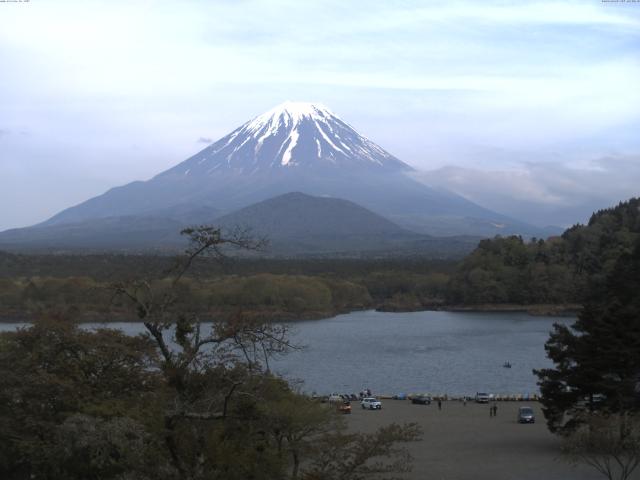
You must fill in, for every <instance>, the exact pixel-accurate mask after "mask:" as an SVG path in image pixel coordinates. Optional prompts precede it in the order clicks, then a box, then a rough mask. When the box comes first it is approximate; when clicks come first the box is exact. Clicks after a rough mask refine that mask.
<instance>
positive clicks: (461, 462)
mask: <svg viewBox="0 0 640 480" xmlns="http://www.w3.org/2000/svg"><path fill="white" fill-rule="evenodd" d="M524 405H528V406H531V407H533V409H534V410H535V412H536V423H535V424H525V425H523V424H519V423H517V422H516V417H517V412H518V407H520V406H524ZM352 406H353V413H352V414H351V415H346V417H347V422H348V424H349V428H351V429H353V430H356V431H363V432H370V431H373V430H375V429H376V428H377V427H380V426H382V425H387V424H389V423H392V422H397V423H403V422H416V423H418V424H419V425H420V426H421V427H422V429H423V431H424V435H423V439H422V440H421V441H419V442H416V443H414V444H411V445H410V447H409V449H410V452H411V454H412V455H413V457H414V467H413V471H412V472H411V473H409V474H407V475H406V476H405V477H404V478H406V479H416V480H418V479H420V480H425V479H433V480H467V479H473V480H484V479H487V480H598V479H600V480H601V479H602V478H603V477H601V476H599V474H597V472H596V471H595V470H592V469H590V468H588V467H585V466H577V467H574V466H572V465H569V464H567V463H566V462H565V461H564V460H563V459H561V458H560V457H559V441H558V439H557V438H556V437H555V436H554V435H552V434H551V433H549V431H548V430H547V427H546V425H545V423H544V417H543V416H542V412H541V410H540V406H539V405H538V404H537V403H536V402H498V403H497V406H498V412H497V416H496V417H494V418H491V417H490V416H489V405H486V404H476V403H473V402H467V405H466V406H463V404H462V402H459V401H446V402H442V410H440V411H439V410H438V406H437V404H436V402H434V403H432V404H431V405H413V404H411V402H410V401H408V400H383V401H382V410H376V411H364V410H362V409H361V408H360V403H359V402H352Z"/></svg>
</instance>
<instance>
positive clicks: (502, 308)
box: [0, 304, 582, 323]
mask: <svg viewBox="0 0 640 480" xmlns="http://www.w3.org/2000/svg"><path fill="white" fill-rule="evenodd" d="M369 310H373V311H376V312H383V313H410V312H449V313H457V312H460V313H510V312H511V313H527V314H529V315H532V316H540V317H575V316H576V315H577V314H578V313H579V312H580V311H581V310H582V306H581V305H577V304H561V305H553V304H534V305H519V304H481V305H444V304H437V305H436V304H434V305H420V306H418V305H395V304H381V305H377V306H375V307H373V306H371V307H370V306H362V305H359V306H357V307H355V308H342V309H335V310H324V311H308V312H285V311H274V310H271V311H269V310H266V311H265V310H248V309H244V310H243V309H222V310H219V311H213V312H208V313H207V314H206V315H203V316H202V321H203V322H211V321H212V319H214V318H229V317H231V316H234V315H239V314H243V315H249V316H251V317H254V318H263V319H264V320H265V321H271V322H287V323H293V322H298V321H308V320H325V319H328V318H333V317H335V316H338V315H345V314H349V313H356V312H363V311H369ZM38 316H39V314H38V313H16V312H6V313H0V323H28V322H32V321H33V320H35V319H36V318H38ZM72 316H73V317H74V318H75V320H76V321H78V322H79V323H120V322H125V323H136V322H140V321H141V320H140V319H139V318H131V315H130V314H129V313H128V312H108V313H107V312H86V313H83V314H78V313H77V312H76V313H73V314H72Z"/></svg>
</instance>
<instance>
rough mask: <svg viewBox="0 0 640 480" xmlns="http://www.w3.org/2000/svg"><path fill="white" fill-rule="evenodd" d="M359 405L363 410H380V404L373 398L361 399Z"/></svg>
mask: <svg viewBox="0 0 640 480" xmlns="http://www.w3.org/2000/svg"><path fill="white" fill-rule="evenodd" d="M360 405H361V406H362V408H363V410H364V409H369V410H380V409H382V402H381V401H380V400H378V399H377V398H375V397H366V398H363V399H362V401H361V402H360Z"/></svg>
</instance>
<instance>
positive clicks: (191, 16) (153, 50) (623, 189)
mask: <svg viewBox="0 0 640 480" xmlns="http://www.w3.org/2000/svg"><path fill="white" fill-rule="evenodd" d="M285 100H293V101H319V102H322V103H323V104H325V105H327V106H328V107H329V108H330V109H332V110H333V111H334V112H335V113H337V114H338V115H339V116H340V117H342V118H343V119H344V120H346V121H347V122H349V123H350V124H351V125H353V126H354V127H355V128H356V129H357V130H358V131H359V132H360V133H362V134H363V135H365V136H367V137H369V138H370V139H371V140H373V141H375V142H376V143H378V144H379V145H381V146H382V147H383V148H385V149H387V150H388V151H389V152H391V153H392V154H394V155H395V156H397V157H399V158H400V159H402V160H404V161H405V162H407V163H409V164H411V165H413V166H414V167H416V168H418V169H421V170H424V171H427V173H425V174H423V175H422V174H421V178H423V179H425V181H428V182H432V183H436V184H438V185H442V186H446V187H449V188H453V189H455V190H456V191H458V192H459V193H462V194H463V195H466V196H468V197H469V198H471V199H473V200H476V201H478V202H481V203H483V204H485V205H487V206H490V207H491V208H494V209H497V210H501V211H503V212H506V213H510V214H514V215H518V214H519V211H518V210H517V208H521V211H520V213H521V214H523V215H524V214H526V213H525V211H528V212H529V213H531V212H532V211H533V210H536V208H537V207H540V209H539V210H538V212H539V215H538V216H539V217H541V218H539V219H536V220H535V221H536V223H540V224H546V223H558V222H564V223H572V222H573V221H577V220H583V219H582V218H575V219H573V216H580V215H584V211H585V208H591V206H589V207H586V205H592V204H593V205H599V204H600V202H605V203H610V202H614V201H617V200H621V199H624V198H627V197H629V196H631V195H633V194H636V195H638V194H640V188H639V187H637V185H640V134H639V132H640V3H631V2H613V1H611V2H606V1H605V2H602V1H601V0H593V1H589V0H584V1H580V2H557V1H554V2H523V1H519V2H492V1H469V2H455V1H437V2H432V3H430V2H425V1H417V2H412V1H402V2H371V1H360V2H358V1H344V0H340V1H322V2H320V1H318V2H307V1H300V0H292V1H279V0H278V1H274V0H269V1H266V0H265V1H249V0H247V1H242V0H226V1H217V2H205V1H179V2H178V1H142V0H140V1H136V2H117V1H113V0H111V1H105V2H93V1H86V0H85V1H81V2H80V1H77V2H66V1H61V0H55V1H49V0H31V1H30V2H28V3H4V2H0V230H2V229H5V228H10V227H16V226H24V225H30V224H33V223H35V222H38V221H42V220H45V219H46V218H48V217H49V216H51V215H53V214H54V213H56V212H58V211H59V210H61V209H63V208H65V207H68V206H70V205H73V204H75V203H78V202H81V201H83V200H86V199H87V198H89V197H92V196H94V195H97V194H100V193H103V192H104V191H105V190H107V189H108V188H110V187H112V186H116V185H120V184H123V183H127V182H130V181H133V180H139V179H142V180H144V179H148V178H150V177H151V176H153V175H154V174H156V173H158V172H160V171H162V170H164V169H166V168H168V167H170V166H172V165H174V164H176V163H178V162H180V161H182V160H184V159H185V158H187V157H188V156H190V155H191V154H193V153H195V152H197V151H198V150H200V149H201V148H203V147H204V146H205V144H204V143H203V140H206V139H211V140H216V139H218V138H219V137H221V136H223V135H225V134H226V133H228V132H230V131H231V130H233V129H234V128H235V127H237V126H238V125H240V124H242V123H244V122H245V121H246V120H248V119H250V118H252V117H254V116H256V115H258V114H260V113H262V112H263V111H265V110H268V109H269V108H271V107H273V106H274V105H276V104H278V103H281V102H282V101H285ZM503 189H504V191H503ZM512 199H515V200H514V201H511V200H512ZM518 205H520V206H521V207H518ZM602 206H606V204H605V205H602ZM527 209H528V210H527ZM580 209H582V210H580ZM545 212H546V213H545ZM581 212H582V213H581ZM563 219H565V220H563Z"/></svg>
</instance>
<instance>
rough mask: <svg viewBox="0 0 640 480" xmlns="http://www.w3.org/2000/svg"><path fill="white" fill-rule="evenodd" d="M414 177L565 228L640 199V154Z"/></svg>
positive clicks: (542, 223)
mask: <svg viewBox="0 0 640 480" xmlns="http://www.w3.org/2000/svg"><path fill="white" fill-rule="evenodd" d="M416 177H417V178H418V179H419V180H421V181H423V182H425V183H427V184H429V185H431V186H435V187H439V188H445V189H449V190H452V191H454V192H456V193H458V194H460V195H462V196H464V197H466V198H468V199H469V200H472V201H474V202H476V203H478V204H480V205H483V206H485V207H487V208H490V209H492V210H495V211H498V212H500V213H503V214H505V215H509V216H511V217H515V218H518V219H521V220H524V221H528V222H531V223H534V224H537V225H540V226H546V225H559V226H569V225H572V224H574V223H578V222H585V221H587V220H588V218H589V216H590V215H591V213H592V212H593V211H595V210H599V209H602V208H607V207H610V206H612V205H615V204H617V203H618V202H620V201H623V200H627V199H629V198H631V197H634V196H640V155H637V156H618V157H613V156H609V157H603V158H599V159H597V160H594V161H592V162H590V164H588V165H586V166H585V167H582V168H571V167H568V166H566V165H562V164H559V163H552V162H549V163H525V164H523V165H521V167H520V168H518V169H512V170H480V169H473V168H465V167H454V166H448V167H442V168H439V169H437V170H432V171H427V172H419V173H417V174H416Z"/></svg>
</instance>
